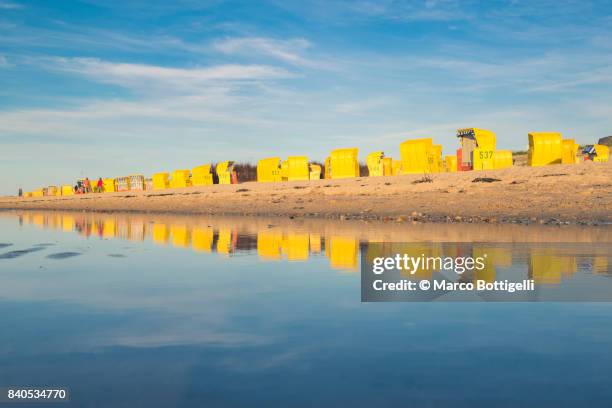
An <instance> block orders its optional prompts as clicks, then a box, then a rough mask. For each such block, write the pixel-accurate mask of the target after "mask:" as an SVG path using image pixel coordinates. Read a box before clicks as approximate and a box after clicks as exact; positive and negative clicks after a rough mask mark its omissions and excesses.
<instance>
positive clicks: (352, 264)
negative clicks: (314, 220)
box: [325, 236, 359, 271]
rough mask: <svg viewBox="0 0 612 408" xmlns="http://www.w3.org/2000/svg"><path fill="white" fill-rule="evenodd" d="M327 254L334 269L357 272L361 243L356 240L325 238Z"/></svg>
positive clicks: (338, 237) (335, 237)
mask: <svg viewBox="0 0 612 408" xmlns="http://www.w3.org/2000/svg"><path fill="white" fill-rule="evenodd" d="M325 254H326V255H327V257H328V258H329V263H330V266H331V267H332V268H334V269H344V270H350V271H356V270H357V267H358V260H357V256H358V254H359V241H358V240H357V239H355V238H350V237H340V236H330V237H329V238H328V237H326V238H325Z"/></svg>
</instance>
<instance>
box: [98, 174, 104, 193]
mask: <svg viewBox="0 0 612 408" xmlns="http://www.w3.org/2000/svg"><path fill="white" fill-rule="evenodd" d="M103 192H104V181H102V177H100V178H98V185H97V186H96V193H103Z"/></svg>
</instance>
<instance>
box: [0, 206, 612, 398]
mask: <svg viewBox="0 0 612 408" xmlns="http://www.w3.org/2000/svg"><path fill="white" fill-rule="evenodd" d="M516 241H520V242H526V243H527V244H526V245H528V248H529V250H528V251H527V252H524V251H523V252H520V253H519V252H517V251H515V250H513V249H512V248H513V247H511V246H503V245H493V244H494V243H496V242H497V243H498V242H505V243H508V242H516ZM0 242H2V243H7V244H11V245H10V246H6V247H5V248H2V249H0V279H1V283H2V284H1V285H0V318H1V319H2V322H3V330H2V331H0V387H1V386H9V385H13V386H16V385H19V386H30V387H31V386H48V385H57V386H65V387H68V388H69V389H70V393H71V400H72V403H73V404H75V405H88V406H96V405H97V406H230V407H240V406H290V407H300V406H349V405H350V406H368V407H370V406H389V405H393V406H397V405H401V406H411V405H413V406H419V407H426V406H452V407H464V406H465V407H475V406H487V407H489V406H508V407H510V406H512V407H516V406H538V407H547V406H550V407H562V406H577V405H580V406H601V407H604V406H609V402H610V401H611V400H612V387H611V386H610V380H609V368H610V367H611V366H612V354H611V353H610V351H611V350H612V325H611V323H612V317H611V316H612V303H584V302H568V303H485V302H476V303H451V302H429V303H361V301H360V279H359V269H358V268H359V264H360V254H362V255H364V254H366V253H367V250H368V248H370V247H369V246H368V243H369V242H414V243H418V245H420V246H419V250H423V248H425V249H426V250H430V251H434V250H437V249H439V248H443V249H444V250H445V251H446V250H451V251H459V250H465V248H468V250H469V251H472V252H474V251H479V250H482V249H483V248H487V250H488V251H489V252H490V253H491V254H492V256H493V260H492V261H491V265H490V267H489V268H488V269H487V270H486V273H487V274H488V275H487V276H488V278H490V277H491V275H492V274H493V275H502V276H503V274H506V273H511V272H512V273H513V271H516V273H524V274H525V275H526V276H530V277H532V278H533V279H535V280H538V281H539V282H540V283H542V284H544V285H548V286H550V287H551V288H552V287H571V285H572V284H574V285H575V284H576V283H577V282H578V283H579V282H589V284H592V283H593V282H595V283H596V284H597V285H598V286H605V285H608V284H609V282H610V281H611V280H612V279H610V278H612V275H611V273H610V266H609V265H610V252H609V248H610V247H609V243H610V242H612V234H611V232H610V229H608V228H591V229H578V228H573V227H572V228H556V227H518V226H470V225H459V226H455V225H435V226H428V225H396V224H389V225H381V224H366V223H351V222H344V223H331V222H324V221H316V220H310V221H308V220H306V221H304V220H303V221H297V220H296V221H288V220H280V219H260V218H252V219H241V218H211V217H178V216H175V217H168V216H153V215H134V214H128V215H118V214H100V215H96V214H87V213H59V212H20V213H16V212H5V213H0ZM551 242H553V243H555V245H552V246H551V245H547V246H545V247H543V246H542V244H543V243H546V244H550V243H551ZM567 242H576V243H580V244H576V245H575V246H572V245H567V244H563V243H567ZM442 243H443V245H442ZM606 244H608V245H607V246H606ZM602 245H603V246H602ZM449 246H450V247H449ZM20 251H21V252H20ZM24 251H25V252H24ZM364 251H365V252H364ZM513 251H514V252H513ZM11 253H13V254H15V253H18V254H19V255H18V256H14V255H7V254H11ZM551 265H552V266H551ZM422 272H423V273H435V272H432V271H422Z"/></svg>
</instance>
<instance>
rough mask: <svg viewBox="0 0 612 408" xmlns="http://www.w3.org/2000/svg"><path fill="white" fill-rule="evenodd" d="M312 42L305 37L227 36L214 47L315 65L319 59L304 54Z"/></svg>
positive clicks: (225, 51)
mask: <svg viewBox="0 0 612 408" xmlns="http://www.w3.org/2000/svg"><path fill="white" fill-rule="evenodd" d="M310 47H311V43H310V42H309V41H308V40H306V39H304V38H293V39H289V40H277V39H273V38H263V37H241V38H226V39H223V40H218V41H216V42H214V43H213V48H214V49H215V50H217V51H220V52H222V53H224V54H228V55H242V56H247V57H272V58H274V59H277V60H280V61H282V62H285V63H288V64H292V65H299V66H306V67H315V66H317V65H319V63H318V62H317V61H312V60H309V59H307V58H305V57H304V56H303V55H302V54H303V53H304V51H306V50H307V49H308V48H310Z"/></svg>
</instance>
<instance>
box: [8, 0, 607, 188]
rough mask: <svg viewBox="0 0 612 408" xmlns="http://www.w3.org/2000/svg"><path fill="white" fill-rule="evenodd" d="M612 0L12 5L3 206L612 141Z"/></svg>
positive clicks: (92, 0) (11, 1)
mask: <svg viewBox="0 0 612 408" xmlns="http://www.w3.org/2000/svg"><path fill="white" fill-rule="evenodd" d="M611 34H612V5H611V3H610V2H608V1H601V2H598V1H594V2H593V1H566V2H564V1H487V2H473V1H454V0H438V1H436V0H426V1H407V2H402V1H384V0H382V1H334V0H327V1H312V2H307V1H296V2H292V1H281V0H279V1H276V0H273V1H265V2H255V1H244V2H234V1H221V0H219V1H208V2H206V1H191V0H182V1H181V0H179V1H152V0H150V1H144V0H142V1H140V0H137V1H120V2H113V1H101V0H100V1H98V0H88V1H59V0H55V1H40V2H38V1H20V0H0V194H2V193H14V192H15V191H16V189H17V188H18V187H19V186H23V187H24V188H25V189H28V190H29V189H33V188H35V187H38V186H43V185H49V184H62V183H71V182H73V181H74V179H76V178H78V177H80V176H81V175H88V176H89V177H98V176H106V177H110V176H119V175H124V174H131V173H144V174H152V173H154V172H157V171H164V170H166V171H171V170H173V169H178V168H190V167H193V166H195V165H198V164H202V163H208V162H214V161H219V160H227V159H231V160H235V161H252V162H256V161H257V159H259V158H262V157H267V156H273V155H279V156H287V155H302V154H306V155H308V156H309V157H311V159H315V160H321V159H323V158H324V157H325V156H326V154H327V152H329V150H331V149H333V148H337V147H359V149H360V155H361V156H362V158H365V154H367V153H368V152H370V151H373V150H379V149H382V150H384V151H385V152H386V153H387V155H391V156H394V157H398V156H399V143H400V142H401V141H403V140H405V139H409V138H419V137H433V138H434V140H435V141H437V142H438V143H442V144H443V146H444V153H445V154H452V153H453V152H454V151H455V149H456V148H457V141H456V138H455V130H456V129H457V128H459V127H471V126H474V127H483V128H488V129H491V130H493V131H495V132H496V133H497V136H498V147H499V148H509V149H525V148H526V144H527V132H529V131H560V132H562V133H563V135H564V136H565V137H573V138H575V139H576V140H577V141H579V142H581V143H588V142H594V141H596V140H597V139H598V138H599V137H602V136H606V135H610V134H612V119H611V118H612V36H611Z"/></svg>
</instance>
